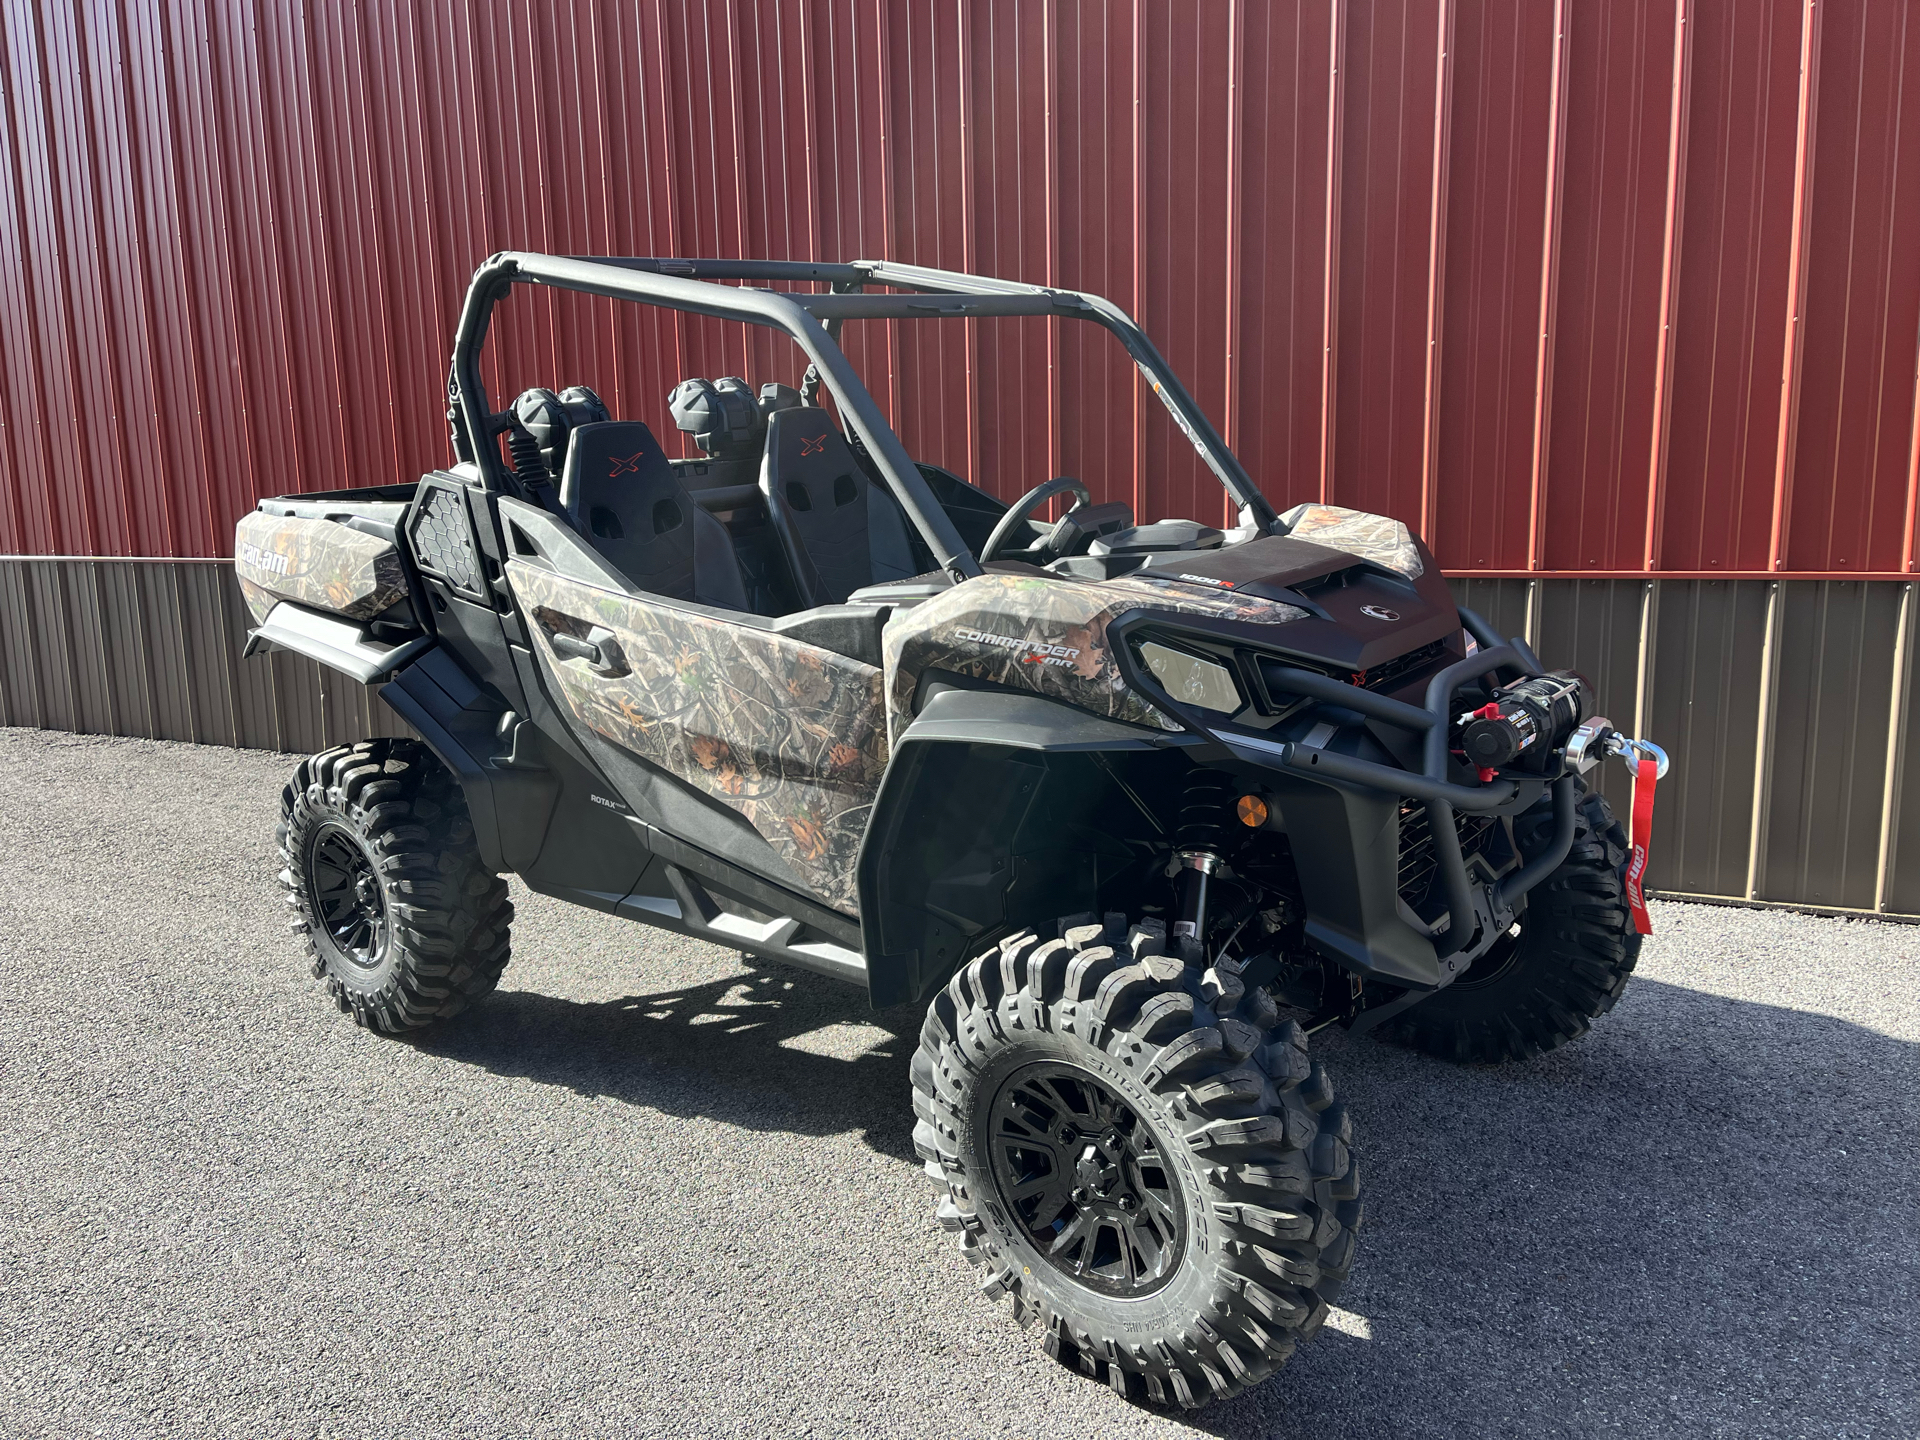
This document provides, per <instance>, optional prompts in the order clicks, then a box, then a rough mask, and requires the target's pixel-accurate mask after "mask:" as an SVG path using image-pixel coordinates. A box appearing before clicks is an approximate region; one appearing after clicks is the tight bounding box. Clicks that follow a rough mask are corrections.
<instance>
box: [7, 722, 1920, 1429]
mask: <svg viewBox="0 0 1920 1440" xmlns="http://www.w3.org/2000/svg"><path fill="white" fill-rule="evenodd" d="M290 763H291V762H290V761H289V760H287V759H286V758H285V757H281V756H276V755H267V754H261V753H258V752H245V751H232V750H218V749H209V748H200V747H194V746H183V745H166V744H156V743H149V742H144V741H129V740H100V739H93V738H86V737H79V736H69V735H48V734H41V733H38V732H32V731H20V730H0V967H4V968H3V970H0V975H3V976H4V984H0V1104H4V1106H5V1117H6V1118H5V1123H4V1128H3V1129H0V1147H4V1149H3V1152H0V1431H3V1432H4V1433H6V1434H9V1435H112V1436H120V1435H148V1434H154V1435H159V1434H165V1435H175V1434H179V1435H185V1434H205V1435H219V1436H236V1435H248V1436H251V1435H276V1436H307V1435H314V1436H319V1435H329V1436H331V1435H379V1436H408V1435H474V1436H486V1437H498V1436H509V1435H554V1434H615V1433H619V1434H630V1435H672V1436H676V1437H679V1436H688V1435H701V1436H704V1435H732V1434H752V1435H760V1434H766V1433H780V1434H794V1435H827V1434H845V1433H854V1432H860V1431H865V1432H868V1433H879V1434H887V1435H905V1434H920V1433H925V1434H928V1435H941V1436H961V1435H1068V1434H1085V1435H1100V1436H1106V1435H1134V1434H1142V1435H1147V1434H1150V1435H1185V1434H1194V1433H1200V1434H1210V1435H1221V1436H1294V1435H1299V1436H1319V1435H1339V1436H1348V1435H1351V1436H1379V1435H1393V1434H1421V1435H1463V1436H1492V1435H1515V1436H1538V1435H1547V1434H1579V1435H1585V1434H1605V1433H1623V1434H1629V1435H1636V1436H1639V1435H1652V1434H1679V1435H1689V1436H1695V1435H1796V1436H1797V1435H1807V1436H1821V1437H1828V1436H1864V1435H1889V1436H1892V1435H1899V1436H1911V1435H1914V1434H1916V1433H1920V1397H1917V1396H1916V1387H1917V1384H1920V1382H1916V1379H1915V1357H1916V1354H1920V1344H1917V1343H1916V1340H1917V1332H1920V1321H1916V1318H1915V1317H1916V1315H1920V1242H1917V1241H1916V1236H1920V1162H1917V1161H1916V1153H1917V1152H1920V1144H1916V1141H1920V1125H1916V1118H1917V1115H1916V1112H1917V1110H1920V1106H1917V1105H1916V1101H1915V1098H1914V1097H1915V1095H1916V1093H1920V1083H1917V1082H1920V1064H1917V1063H1916V1053H1917V1048H1920V1006H1916V1003H1915V997H1916V995H1920V929H1916V928H1912V927H1906V926H1897V925H1884V924H1872V923H1866V922H1847V921H1839V920H1829V919H1815V918H1810V917H1806V916H1796V915H1787V914H1769V913H1757V912H1748V911H1740V910H1729V909H1718V908H1713V907H1706V906H1680V905H1672V904H1667V905H1658V906H1656V907H1655V912H1654V913H1655V923H1656V926H1657V930H1658V934H1657V936H1656V938H1655V939H1654V940H1653V941H1652V942H1650V943H1649V945H1648V946H1647V949H1646V952H1645V956H1644V958H1643V960H1642V962H1641V967H1640V974H1639V977H1638V978H1636V980H1635V981H1634V983H1633V986H1632V987H1631V988H1630V989H1629V990H1628V992H1627V995H1626V998H1625V999H1624V1000H1623V1001H1622V1002H1621V1004H1620V1006H1619V1008H1618V1009H1617V1010H1616V1011H1615V1012H1614V1014H1613V1015H1612V1016H1611V1017H1610V1018H1609V1019H1607V1020H1606V1021H1604V1022H1603V1023H1602V1024H1601V1025H1600V1027H1599V1028H1598V1030H1597V1031H1596V1033H1595V1034H1593V1035H1592V1036H1590V1037H1589V1038H1588V1039H1586V1040H1585V1041H1583V1042H1581V1043H1580V1044H1578V1045H1575V1046H1573V1047H1571V1048H1570V1049H1568V1050H1565V1051H1562V1052H1560V1053H1558V1054H1556V1055H1553V1056H1550V1057H1548V1058H1547V1059H1545V1060H1543V1061H1540V1062H1537V1063H1534V1064H1531V1065H1524V1066H1503V1067H1498V1068H1490V1069H1480V1070H1460V1069H1455V1068H1452V1067H1449V1066H1446V1065H1442V1064H1439V1063H1436V1062H1430V1061H1427V1060H1424V1059H1421V1058H1419V1057H1416V1056H1412V1055H1408V1054H1404V1053H1401V1052H1397V1051H1394V1050H1390V1049H1387V1048H1385V1047H1383V1046H1379V1045H1375V1044H1370V1043H1363V1042H1358V1041H1353V1042H1349V1041H1347V1040H1346V1039H1344V1038H1343V1037H1332V1038H1330V1039H1328V1041H1327V1043H1326V1044H1325V1045H1324V1047H1323V1050H1324V1053H1325V1055H1326V1058H1327V1059H1328V1062H1329V1065H1330V1067H1331V1069H1332V1070H1333V1073H1334V1076H1335V1080H1336V1083H1337V1084H1338V1085H1339V1086H1340V1087H1341V1089H1342V1091H1343V1093H1344V1094H1345V1095H1346V1096H1347V1097H1348V1098H1349V1099H1350V1100H1351V1102H1352V1104H1353V1106H1354V1109H1355V1113H1356V1116H1357V1118H1358V1121H1359V1125H1360V1131H1361V1133H1360V1139H1361V1147H1362V1154H1363V1156H1364V1167H1365V1168H1364V1174H1365V1177H1366V1183H1367V1197H1368V1221H1367V1230H1366V1232H1365V1233H1364V1235H1363V1236H1362V1240H1363V1249H1362V1254H1361V1259H1360V1263H1359V1265H1358V1267H1357V1268H1356V1271H1355V1276H1354V1280H1353V1282H1352V1284H1351V1285H1350V1286H1349V1288H1348V1291H1347V1294H1346V1295H1345V1296H1344V1297H1343V1302H1344V1304H1345V1306H1346V1307H1347V1308H1346V1309H1344V1310H1342V1311H1340V1312H1337V1313H1336V1315H1335V1318H1334V1322H1333V1323H1332V1324H1331V1325H1329V1327H1328V1328H1327V1330H1326V1331H1325V1332H1324V1333H1323V1334H1322V1335H1321V1337H1320V1338H1319V1339H1318V1340H1317V1341H1315V1342H1314V1343H1313V1344H1311V1345H1308V1346H1306V1347H1305V1348H1303V1349H1302V1351H1301V1352H1300V1354H1299V1356H1298V1358H1297V1359H1295V1361H1294V1362H1293V1363H1292V1365H1290V1366H1289V1367H1288V1368H1287V1369H1286V1370H1285V1371H1283V1372H1282V1373H1281V1375H1280V1376H1279V1377H1278V1378H1276V1379H1275V1380H1274V1381H1272V1382H1270V1383H1269V1384H1267V1385H1266V1386H1264V1387H1262V1388H1260V1389H1258V1390H1256V1391H1255V1392H1253V1393H1252V1394H1250V1395H1248V1396H1245V1397H1243V1398H1242V1399H1240V1400H1238V1401H1236V1402H1234V1403H1232V1404H1229V1405H1224V1406H1217V1407H1214V1408H1212V1409H1209V1410H1204V1411H1201V1412H1198V1413H1197V1414H1195V1415H1192V1416H1187V1417H1178V1416H1171V1415H1163V1414H1157V1413H1154V1412H1151V1411H1148V1410H1145V1409H1141V1408H1136V1407H1132V1406H1129V1405H1127V1404H1125V1403H1123V1402H1121V1401H1120V1400H1118V1399H1117V1398H1116V1397H1115V1396H1113V1395H1112V1394H1111V1393H1109V1392H1107V1391H1106V1390H1103V1389H1101V1388H1099V1387H1096V1386H1095V1385H1093V1384H1091V1383H1088V1382H1086V1381H1083V1380H1081V1379H1079V1378H1077V1377H1076V1376H1074V1375H1071V1374H1068V1373H1067V1372H1065V1371H1063V1370H1060V1369H1059V1368H1058V1367H1056V1366H1054V1365H1053V1364H1052V1363H1051V1362H1050V1361H1048V1360H1047V1359H1046V1358H1045V1357H1044V1356H1042V1355H1041V1354H1040V1352H1039V1350H1038V1348H1037V1345H1036V1343H1035V1340H1034V1338H1033V1337H1032V1336H1030V1335H1029V1334H1027V1333H1025V1332H1022V1331H1020V1330H1019V1329H1017V1328H1016V1327H1015V1326H1014V1325H1013V1324H1012V1323H1011V1321H1010V1320H1008V1319H1007V1318H1006V1317H1005V1315H1004V1313H1003V1311H1002V1310H1000V1309H999V1308H997V1307H995V1306H994V1305H991V1304H989V1303H988V1302H987V1301H986V1300H984V1299H982V1298H981V1297H980V1296H979V1295H977V1294H976V1293H975V1292H974V1290H973V1288H972V1285H971V1283H970V1281H969V1278H968V1275H967V1273H966V1272H967V1267H966V1265H965V1263H964V1262H963V1261H962V1260H961V1259H960V1257H959V1256H958V1255H957V1254H956V1253H955V1251H954V1250H953V1247H952V1245H951V1242H950V1241H949V1240H948V1238H947V1237H946V1236H944V1235H942V1234H941V1233H940V1232H939V1231H938V1230H937V1229H936V1228H935V1227H934V1225H933V1224H932V1218H931V1217H932V1199H931V1192H930V1190H929V1189H928V1188H927V1186H926V1184H925V1182H924V1181H923V1179H922V1177H921V1175H920V1173H919V1171H918V1169H917V1167H916V1166H915V1164H914V1163H913V1160H912V1154H911V1146H910V1143H909V1138H908V1136H909V1129H910V1112H909V1109H908V1104H907V1093H908V1087H907V1058H908V1055H909V1053H910V1051H911V1046H912V1043H913V1040H912V1037H913V1036H914V1034H915V1033H916V1032H917V1029H918V1021H917V1018H916V1017H915V1016H913V1015H911V1014H907V1013H899V1012H895V1013H887V1014H882V1015H879V1016H875V1015H874V1014H872V1013H871V1012H869V1011H868V1010H867V1008H866V1004H865V1000H864V998H863V997H862V996H860V995H858V994H857V993H855V992H853V991H851V990H846V989H842V988H840V987H838V986H835V985H833V984H832V983H831V982H828V981H825V980H817V979H814V978H812V977H809V976H805V975H800V974H797V973H796V972H791V971H787V970H783V969H781V968H778V967H774V966H761V965H757V964H756V965H753V966H748V965H746V964H743V962H742V961H741V959H740V957H739V956H738V955H736V954H734V953H732V952H728V951H722V950H717V949H714V948H712V947H710V946H707V945H701V944H696V943H693V942H689V941H685V940H681V939H679V938H676V937H673V936H669V935H666V934H664V933H662V932H657V931H652V930H647V929H643V928H640V927H636V926H632V925H628V924H626V923H623V922H619V921H614V920H611V919H608V918H606V917H604V916H600V915H594V914H589V913H587V912H585V911H580V910H576V909H572V908H570V907H567V906H564V905H560V904H557V903H554V902H551V901H548V900H546V899H544V898H542V897H539V896H532V895H527V894H525V893H524V892H521V893H520V894H519V895H518V897H517V898H518V900H519V903H520V907H521V908H520V922H519V925H518V926H517V933H516V948H515V954H514V961H513V964H512V966H511V967H510V968H509V969H508V971H507V978H506V982H505V985H504V987H503V989H502V990H501V992H500V993H499V994H498V995H496V996H495V997H494V998H493V999H491V1000H490V1001H489V1002H487V1004H486V1005H484V1006H483V1007H481V1009H480V1010H478V1011H477V1012H475V1013H474V1014H473V1015H472V1016H470V1017H468V1018H467V1019H466V1020H465V1021H463V1022H460V1023H457V1024H455V1025H453V1026H450V1027H448V1028H447V1029H445V1030H444V1031H443V1032H440V1033H437V1034H434V1035H433V1036H432V1037H431V1038H429V1039H426V1040H424V1041H419V1042H413V1043H407V1042H400V1041H394V1040H386V1039H381V1038H378V1037H375V1036H372V1035H368V1034H366V1033H363V1032H360V1031H357V1030H356V1029H355V1028H354V1027H353V1026H352V1025H351V1024H350V1023H349V1022H348V1021H347V1020H346V1019H345V1018H344V1017H342V1016H340V1015H338V1014H337V1013H335V1012H334V1011H333V1010H332V1009H330V1008H329V1007H327V1006H326V1005H325V1004H324V1003H323V1000H322V997H321V994H320V991H319V988H318V986H317V984H316V983H315V982H313V981H311V980H309V979H308V978H307V976H306V973H305V971H304V969H303V967H302V966H301V964H300V963H299V961H298V960H297V958H296V955H295V951H294V947H293V943H292V941H291V939H290V938H289V937H288V935H287V934H286V931H285V928H284V924H283V922H282V919H281V905H280V903H279V900H278V898H277V896H276V893H275V887H274V885H273V880H272V875H273V869H274V862H273V861H272V859H271V852H270V837H271V830H272V822H273V815H274V806H275V804H276V796H277V792H278V789H279V786H280V784H281V782H282V780H283V778H284V776H285V773H286V772H287V770H288V769H289V768H290Z"/></svg>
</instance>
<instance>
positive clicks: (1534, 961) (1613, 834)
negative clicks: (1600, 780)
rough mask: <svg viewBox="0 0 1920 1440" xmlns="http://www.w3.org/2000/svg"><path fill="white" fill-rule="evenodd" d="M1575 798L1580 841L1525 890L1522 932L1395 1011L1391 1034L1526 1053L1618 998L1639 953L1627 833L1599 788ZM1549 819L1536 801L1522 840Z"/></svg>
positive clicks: (1442, 1049) (1550, 1045)
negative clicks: (1626, 873)
mask: <svg viewBox="0 0 1920 1440" xmlns="http://www.w3.org/2000/svg"><path fill="white" fill-rule="evenodd" d="M1574 783H1575V785H1576V786H1579V785H1580V782H1579V781H1577V780H1576V781H1575V782H1574ZM1584 788H1585V787H1584V786H1581V789H1582V790H1583V791H1584ZM1576 804H1577V809H1576V812H1575V822H1574V833H1573V849H1572V850H1570V851H1569V852H1568V853H1567V858H1566V860H1565V862H1564V863H1563V864H1562V865H1561V866H1560V868H1559V869H1558V870H1555V871H1554V872H1553V873H1552V874H1551V875H1549V876H1548V877H1547V878H1546V879H1545V880H1543V881H1541V882H1540V883H1539V884H1538V885H1536V886H1535V887H1534V888H1533V890H1532V891H1531V892H1530V893H1529V894H1528V896H1527V908H1526V910H1525V911H1524V912H1523V913H1522V914H1521V917H1520V921H1519V934H1517V935H1514V936H1511V937H1506V938H1503V939H1501V940H1500V941H1497V942H1496V943H1495V945H1494V946H1493V948H1492V949H1490V950H1489V951H1488V952H1487V953H1486V954H1485V955H1482V956H1481V957H1480V958H1479V959H1477V960H1475V961H1474V962H1473V964H1472V965H1471V966H1469V967H1468V969H1467V971H1466V973H1465V974H1464V975H1462V976H1461V977H1460V978H1459V979H1458V980H1456V981H1454V982H1453V984H1451V985H1449V986H1448V987H1447V988H1446V989H1444V990H1442V991H1440V993H1439V994H1437V995H1435V996H1433V997H1432V998H1431V999H1429V1000H1422V1001H1421V1002H1420V1003H1419V1004H1417V1005H1415V1006H1414V1007H1413V1008H1412V1009H1411V1010H1407V1011H1405V1012H1404V1013H1402V1014H1401V1015H1398V1016H1396V1017H1395V1018H1394V1019H1392V1020H1390V1021H1388V1022H1387V1023H1386V1024H1385V1025H1383V1026H1382V1027H1381V1033H1382V1034H1383V1035H1384V1036H1385V1037H1386V1038H1387V1039H1389V1040H1392V1041H1394V1042H1395V1043H1397V1044H1401V1045H1406V1046H1409V1047H1410V1048H1412V1049H1415V1050H1423V1051H1425V1052H1426V1053H1427V1054H1429V1055H1437V1056H1439V1057H1440V1058H1441V1059H1443V1060H1455V1061H1460V1062H1462V1063H1467V1064H1482V1065H1484V1064H1497V1063H1499V1062H1500V1061H1504V1060H1529V1059H1532V1058H1533V1057H1535V1056H1537V1055H1540V1054H1542V1053H1544V1052H1545V1051H1548V1050H1554V1049H1557V1048H1559V1047H1560V1046H1562V1045H1564V1044H1566V1043H1567V1042H1568V1041H1569V1040H1576V1039H1578V1038H1579V1037H1580V1036H1582V1035H1584V1034H1586V1033H1587V1031H1588V1030H1589V1029H1591V1028H1592V1026H1593V1022H1594V1021H1595V1020H1597V1019H1598V1018H1599V1017H1600V1016H1602V1015H1604V1014H1606V1013H1607V1012H1608V1011H1609V1010H1611V1009H1612V1008H1613V1007H1614V1004H1615V1002H1616V1001H1618V1000H1619V998H1620V996H1621V995H1622V994H1623V993H1624V992H1625V991H1626V988H1627V980H1628V978H1629V977H1630V976H1631V975H1632V974H1633V967H1634V965H1635V964H1636V963H1638V961H1639V959H1640V936H1639V934H1638V932H1636V931H1635V930H1634V928H1633V912H1632V911H1631V910H1630V909H1629V908H1628V907H1627V897H1626V887H1625V885H1624V883H1623V882H1622V879H1621V873H1622V871H1623V869H1624V868H1625V866H1626V862H1627V854H1628V844H1627V833H1626V831H1625V829H1624V828H1622V826H1621V824H1620V822H1619V821H1617V820H1615V819H1614V818H1613V810H1612V809H1611V807H1609V806H1608V804H1607V802H1606V800H1605V799H1604V798H1603V797H1602V796H1600V795H1596V794H1583V795H1582V796H1581V798H1579V799H1578V800H1577V801H1576ZM1552 824H1553V816H1552V810H1551V807H1550V805H1549V804H1548V803H1546V802H1542V804H1540V805H1537V806H1535V807H1533V808H1532V809H1531V810H1529V811H1528V812H1527V813H1526V814H1525V815H1523V816H1522V817H1521V818H1520V821H1519V823H1518V824H1517V825H1516V826H1515V828H1516V829H1517V830H1518V831H1519V832H1520V840H1521V843H1522V846H1523V848H1525V847H1526V846H1527V841H1528V840H1529V838H1530V835H1529V832H1532V834H1534V835H1540V836H1541V840H1542V841H1543V842H1544V839H1545V835H1542V834H1541V832H1542V831H1545V832H1547V833H1551V829H1552Z"/></svg>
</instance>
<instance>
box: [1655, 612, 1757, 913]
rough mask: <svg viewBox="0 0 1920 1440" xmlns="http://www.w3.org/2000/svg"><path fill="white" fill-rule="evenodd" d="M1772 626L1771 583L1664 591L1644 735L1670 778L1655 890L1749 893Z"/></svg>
mask: <svg viewBox="0 0 1920 1440" xmlns="http://www.w3.org/2000/svg"><path fill="white" fill-rule="evenodd" d="M1766 623H1767V582H1766V581H1764V580H1732V581H1730V580H1669V581H1663V582H1662V583H1661V587H1660V591H1659V593H1658V597H1657V603H1656V605H1655V607H1654V623H1653V626H1652V635H1651V637H1650V638H1651V641H1652V645H1653V665H1652V683H1651V685H1650V687H1649V688H1650V691H1651V693H1650V695H1649V696H1648V709H1647V714H1648V722H1647V726H1646V730H1647V733H1648V735H1649V736H1650V737H1651V738H1653V739H1656V740H1658V741H1659V743H1660V744H1661V745H1663V746H1665V747H1666V750H1667V753H1668V754H1669V755H1670V756H1671V757H1672V758H1673V769H1672V771H1671V772H1669V775H1668V778H1667V780H1666V782H1665V783H1663V784H1662V785H1661V786H1660V787H1659V789H1658V791H1657V792H1656V795H1657V803H1656V804H1655V806H1654V812H1653V822H1654V823H1653V854H1652V858H1651V860H1650V861H1649V869H1651V870H1652V871H1653V872H1654V874H1655V876H1656V877H1657V881H1656V887H1657V886H1660V885H1664V886H1665V887H1666V888H1668V889H1672V890H1679V891H1684V892H1688V893H1692V894H1699V895H1744V894H1745V893H1746V885H1747V857H1748V850H1749V846H1750V842H1751V838H1752V830H1751V825H1752V817H1753V761H1754V750H1755V747H1756V745H1757V743H1758V738H1759V729H1758V725H1757V724H1756V720H1755V717H1756V715H1757V713H1758V709H1757V707H1758V705H1759V701H1760V660H1761V650H1762V647H1763V641H1764V639H1765V634H1766Z"/></svg>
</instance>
